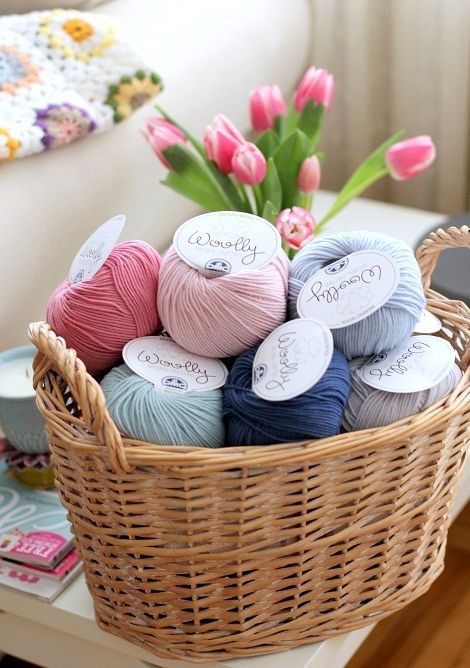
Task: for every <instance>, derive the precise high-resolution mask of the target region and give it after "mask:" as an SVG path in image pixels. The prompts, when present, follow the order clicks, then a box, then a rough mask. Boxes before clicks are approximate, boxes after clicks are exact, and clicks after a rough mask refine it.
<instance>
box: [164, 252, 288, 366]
mask: <svg viewBox="0 0 470 668" xmlns="http://www.w3.org/2000/svg"><path fill="white" fill-rule="evenodd" d="M288 276H289V261H288V259H287V257H286V255H285V253H284V252H283V251H281V252H280V254H279V255H278V256H277V257H276V258H274V260H272V262H270V263H269V264H267V265H266V266H264V267H261V268H260V269H255V270H253V271H247V272H243V273H239V274H227V275H224V276H217V277H215V278H208V277H206V276H204V275H203V274H201V273H199V272H198V271H197V269H193V268H192V267H190V266H189V265H187V264H186V263H185V262H184V261H183V260H182V259H181V258H180V257H179V256H178V254H177V253H176V251H175V250H174V248H173V247H172V248H170V250H169V251H168V253H167V254H166V256H165V257H164V259H163V264H162V268H161V271H160V289H159V293H158V312H159V314H160V318H161V320H162V323H163V326H164V327H165V328H166V329H167V330H168V332H169V334H170V335H171V337H172V338H173V339H174V340H175V341H176V342H177V343H179V344H180V346H182V347H183V348H185V349H186V350H188V351H190V352H193V353H197V354H198V355H205V356H206V357H229V356H232V355H239V354H240V353H241V352H243V351H244V350H246V349H247V348H250V347H251V346H254V345H255V344H256V343H259V342H260V341H262V340H263V339H264V338H266V336H267V335H268V334H269V333H270V332H272V330H273V329H275V328H276V327H277V326H278V325H280V324H282V323H283V322H284V321H285V318H286V295H287V282H288Z"/></svg>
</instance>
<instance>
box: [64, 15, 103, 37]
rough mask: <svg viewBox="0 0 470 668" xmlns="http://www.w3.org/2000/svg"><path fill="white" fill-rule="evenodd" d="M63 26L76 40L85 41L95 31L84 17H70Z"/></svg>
mask: <svg viewBox="0 0 470 668" xmlns="http://www.w3.org/2000/svg"><path fill="white" fill-rule="evenodd" d="M62 28H63V29H64V30H65V32H66V33H68V34H69V35H70V37H71V38H72V39H74V40H75V41H76V42H83V41H84V40H85V39H88V38H89V37H90V36H91V35H93V33H94V32H95V31H94V29H93V26H92V25H90V23H88V22H87V21H83V20H82V19H70V21H66V22H65V23H64V24H63V25H62Z"/></svg>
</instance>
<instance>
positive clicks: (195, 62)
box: [0, 0, 311, 350]
mask: <svg viewBox="0 0 470 668" xmlns="http://www.w3.org/2000/svg"><path fill="white" fill-rule="evenodd" d="M59 3H60V0H58V4H59ZM37 4H38V5H40V2H39V0H38V3H37ZM310 9H311V8H310V2H309V0H290V2H285V0H257V1H256V2H253V1H252V0H239V2H238V3H236V5H233V4H232V3H228V2H221V1H220V0H202V2H195V1H194V0H177V1H175V0H173V1H172V0H159V1H158V2H157V1H156V0H114V1H113V2H106V3H104V4H101V5H100V6H99V7H97V8H96V9H95V10H94V11H99V12H102V13H106V14H108V15H110V16H112V17H114V18H115V20H116V21H117V22H119V24H120V25H121V26H122V28H123V31H124V34H125V35H126V37H127V39H128V41H129V42H130V43H131V44H132V45H133V46H134V47H135V49H137V50H138V51H139V52H140V53H141V55H142V56H143V57H144V59H145V60H146V61H147V63H148V64H149V65H150V66H151V67H153V68H154V69H155V70H156V71H157V72H159V73H160V74H161V76H162V78H163V80H164V82H165V91H164V92H163V94H161V95H160V97H159V99H158V102H159V103H160V104H162V105H163V106H164V107H165V108H166V109H167V110H168V112H169V113H172V114H174V115H175V116H176V117H177V118H178V119H179V120H180V121H181V122H183V123H185V124H187V126H188V128H189V127H190V128H191V129H192V130H194V131H195V132H196V133H199V134H200V133H201V132H202V131H203V129H204V127H205V125H207V124H208V123H209V122H210V121H211V120H212V118H213V116H214V115H215V114H216V113H217V112H219V111H221V112H224V113H225V114H226V115H227V116H229V117H230V118H231V119H232V120H233V121H234V122H235V123H236V124H237V125H238V126H239V127H240V128H242V129H244V130H246V129H248V108H247V96H248V92H249V90H250V89H251V88H252V87H254V86H255V85H258V84H262V83H279V85H280V86H281V87H282V89H283V90H284V92H285V93H286V94H290V93H291V91H292V90H293V88H294V87H295V85H296V83H297V81H298V79H299V77H300V76H301V74H302V72H303V70H304V69H305V67H306V66H307V65H308V59H309V50H310V43H309V37H310V32H311V12H310ZM151 111H152V109H151V107H148V106H147V107H146V108H143V109H140V110H139V111H138V112H137V113H136V114H135V115H134V116H133V117H132V118H131V119H129V120H128V121H126V122H124V123H122V124H120V125H118V126H116V127H115V128H114V129H113V130H112V131H110V132H108V133H105V134H102V135H97V136H96V137H90V138H87V139H84V140H82V141H78V142H76V143H75V144H71V145H69V146H67V147H64V148H61V149H58V150H56V151H51V152H49V153H42V154H39V155H37V156H34V157H32V158H24V159H21V160H16V161H13V162H9V163H5V164H2V165H1V167H0V170H1V176H0V201H1V203H2V210H3V215H2V218H1V249H2V257H1V262H0V286H1V288H0V290H1V292H0V322H1V323H2V326H1V330H0V350H2V349H4V348H7V347H10V346H14V345H20V344H22V343H23V342H24V341H25V340H26V329H27V325H28V323H29V322H30V321H32V320H36V319H41V318H43V317H44V312H45V306H46V303H47V299H48V296H49V294H50V293H51V291H52V290H53V288H54V287H55V286H56V285H57V284H58V283H59V282H60V281H61V280H63V279H64V278H65V276H66V275H67V273H68V269H69V266H70V262H71V260H72V259H73V256H74V254H75V252H76V251H77V250H78V248H79V247H80V245H81V243H82V242H83V241H84V240H85V239H86V237H87V236H88V235H89V234H90V233H91V232H92V231H93V230H94V229H95V228H96V227H97V226H98V225H99V224H100V223H102V222H104V221H105V220H107V219H108V218H110V217H111V216H113V215H114V214H116V213H125V214H126V216H127V223H126V227H125V229H124V233H123V236H122V239H130V238H140V239H144V240H146V241H148V242H150V243H152V244H154V245H155V246H156V247H157V248H159V249H163V248H164V247H165V246H167V245H168V243H169V242H170V240H171V238H172V234H173V232H174V230H175V229H176V227H177V226H178V224H179V223H181V222H182V221H184V220H185V219H186V218H188V217H190V216H191V215H193V214H194V213H195V212H196V211H197V209H196V207H195V205H193V204H192V203H191V202H189V201H186V200H184V199H183V198H182V197H180V196H178V195H177V194H175V193H173V192H172V191H170V190H168V189H167V188H165V187H164V186H162V185H161V184H160V183H159V181H160V179H162V178H163V177H164V170H163V168H162V167H161V166H160V164H159V163H158V161H157V159H156V158H155V157H154V155H153V153H152V151H151V149H150V147H149V146H148V145H147V143H146V142H145V140H144V139H143V137H142V136H141V134H140V132H139V130H140V128H142V126H143V124H144V119H145V118H146V116H148V115H149V113H151Z"/></svg>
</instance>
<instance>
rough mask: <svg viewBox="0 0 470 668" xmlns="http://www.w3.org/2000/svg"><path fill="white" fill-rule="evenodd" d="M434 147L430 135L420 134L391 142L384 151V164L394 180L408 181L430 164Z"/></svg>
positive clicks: (434, 152) (434, 155)
mask: <svg viewBox="0 0 470 668" xmlns="http://www.w3.org/2000/svg"><path fill="white" fill-rule="evenodd" d="M435 157H436V147H435V146H434V144H433V141H432V139H431V137H429V136H428V135H421V136H420V137H411V139H405V140H404V141H399V142H397V143H396V144H393V146H391V147H390V148H389V149H388V150H387V152H386V153H385V164H386V165H387V168H388V171H389V172H390V176H391V177H392V178H394V179H395V180H396V181H408V179H412V178H413V177H415V176H418V174H421V172H424V170H425V169H427V167H429V165H431V164H432V162H433V161H434V158H435Z"/></svg>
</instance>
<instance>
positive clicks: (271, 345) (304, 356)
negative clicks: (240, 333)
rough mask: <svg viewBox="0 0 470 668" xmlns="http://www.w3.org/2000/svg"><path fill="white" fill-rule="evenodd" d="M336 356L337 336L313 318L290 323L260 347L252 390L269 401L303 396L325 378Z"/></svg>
mask: <svg viewBox="0 0 470 668" xmlns="http://www.w3.org/2000/svg"><path fill="white" fill-rule="evenodd" d="M332 355H333V336H332V334H331V332H330V330H329V329H328V327H327V326H326V325H325V323H323V322H320V321H318V320H313V319H312V318H297V319H296V320H290V321H289V322H285V323H284V324H283V325H281V326H280V327H278V328H277V329H275V330H274V331H273V332H271V334H270V335H269V336H268V338H267V339H265V341H263V343H262V344H261V345H260V347H259V348H258V350H257V352H256V356H255V359H254V361H253V380H252V390H253V392H254V393H255V394H257V395H258V396H259V397H261V399H266V400H267V401H285V400H286V399H292V398H293V397H297V396H298V395H299V394H303V393H304V392H306V391H307V390H308V389H310V388H311V387H313V386H314V385H315V383H317V382H318V381H319V380H320V378H321V377H322V376H323V374H324V373H325V371H326V370H327V368H328V365H329V364H330V362H331V357H332Z"/></svg>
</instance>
